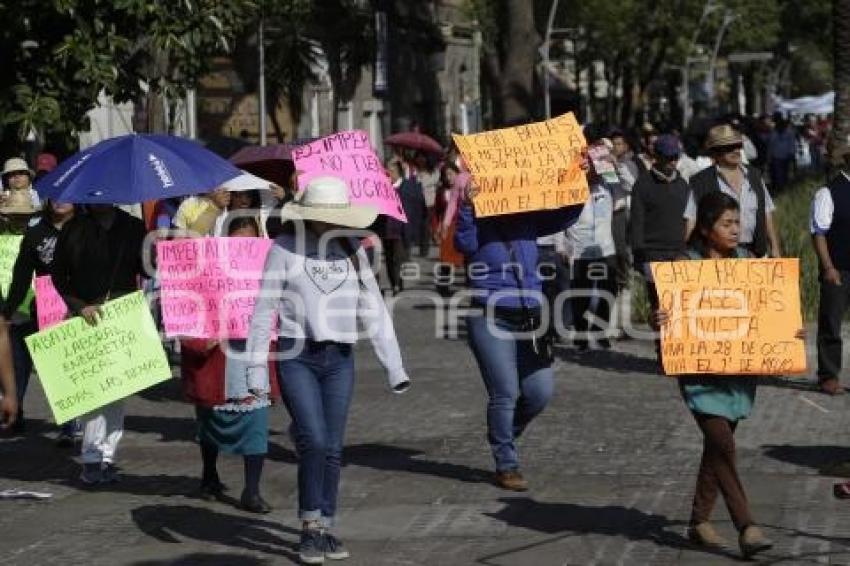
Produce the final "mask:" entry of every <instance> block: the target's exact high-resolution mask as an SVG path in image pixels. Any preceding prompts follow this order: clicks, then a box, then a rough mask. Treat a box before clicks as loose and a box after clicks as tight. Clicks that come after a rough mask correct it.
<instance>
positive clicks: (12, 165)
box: [0, 157, 33, 177]
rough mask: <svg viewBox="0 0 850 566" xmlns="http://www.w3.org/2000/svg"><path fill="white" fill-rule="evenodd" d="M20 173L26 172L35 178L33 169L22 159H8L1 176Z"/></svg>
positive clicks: (0, 173)
mask: <svg viewBox="0 0 850 566" xmlns="http://www.w3.org/2000/svg"><path fill="white" fill-rule="evenodd" d="M18 171H24V172H26V173H28V174H29V176H30V177H32V176H33V172H32V169H30V168H29V165H27V162H26V161H24V160H23V159H21V158H20V157H13V158H11V159H7V160H6V163H4V164H3V171H2V172H0V175H2V176H4V177H5V176H6V175H9V174H10V173H17V172H18Z"/></svg>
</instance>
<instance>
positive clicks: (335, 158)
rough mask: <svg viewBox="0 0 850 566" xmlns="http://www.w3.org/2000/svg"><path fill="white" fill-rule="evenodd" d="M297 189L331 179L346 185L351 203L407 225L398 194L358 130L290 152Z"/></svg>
mask: <svg viewBox="0 0 850 566" xmlns="http://www.w3.org/2000/svg"><path fill="white" fill-rule="evenodd" d="M292 158H293V161H294V162H295V170H296V171H301V173H300V175H299V177H298V186H299V188H304V187H306V186H307V183H309V182H310V180H311V179H313V178H314V177H321V176H323V175H332V176H334V177H339V178H341V179H344V180H345V182H346V183H348V194H349V196H350V197H351V202H353V203H356V204H368V205H371V206H374V207H376V208H377V209H378V212H380V213H381V214H387V215H389V216H392V217H393V218H398V219H399V220H402V221H404V222H407V216H405V214H404V209H403V208H402V205H401V199H400V198H399V196H398V192H397V191H396V190H395V188H394V187H393V184H392V182H391V181H390V178H389V177H388V176H387V173H386V171H385V170H384V166H383V164H382V163H381V160H380V159H378V156H377V155H376V154H375V150H374V149H372V146H371V144H370V143H369V136H368V135H367V134H366V132H364V131H362V130H350V131H345V132H339V133H336V134H333V135H330V136H328V137H325V138H322V139H320V140H316V141H314V142H310V143H308V144H305V145H301V146H298V147H296V148H295V149H293V150H292Z"/></svg>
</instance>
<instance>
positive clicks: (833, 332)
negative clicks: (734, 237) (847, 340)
mask: <svg viewBox="0 0 850 566" xmlns="http://www.w3.org/2000/svg"><path fill="white" fill-rule="evenodd" d="M830 153H831V157H832V159H833V161H837V162H838V163H839V166H840V168H841V172H840V173H839V174H838V175H836V176H835V177H834V178H833V179H832V180H831V181H830V182H829V183H828V184H827V185H826V186H825V187H822V188H821V189H820V190H818V191H817V192H816V193H815V196H814V199H813V200H812V217H811V226H810V229H811V233H812V242H813V244H814V247H815V253H816V254H817V256H818V263H819V266H820V305H819V307H818V337H817V349H818V383H819V384H820V388H821V390H822V391H823V392H824V393H827V394H829V395H839V394H841V393H844V389H843V388H842V387H841V382H840V380H839V374H840V373H841V354H842V346H843V344H842V340H841V323H842V321H843V319H844V313H845V311H846V310H847V305H848V300H850V174H848V172H850V145H847V144H840V145H836V146H835V147H833V148H832V149H831V151H830Z"/></svg>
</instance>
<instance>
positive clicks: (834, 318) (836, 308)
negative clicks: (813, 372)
mask: <svg viewBox="0 0 850 566" xmlns="http://www.w3.org/2000/svg"><path fill="white" fill-rule="evenodd" d="M848 298H850V271H842V272H841V285H833V284H832V283H828V282H826V281H824V280H823V276H821V280H820V304H819V305H818V338H817V347H818V380H819V381H825V380H827V379H831V378H838V377H839V375H840V374H841V357H842V346H843V344H842V341H841V321H842V320H843V319H844V313H845V312H846V311H847V304H848Z"/></svg>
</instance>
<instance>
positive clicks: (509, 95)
mask: <svg viewBox="0 0 850 566" xmlns="http://www.w3.org/2000/svg"><path fill="white" fill-rule="evenodd" d="M507 8H508V30H507V33H506V34H505V36H504V49H503V51H502V52H503V53H505V55H506V57H505V61H504V66H503V68H502V72H501V76H500V83H501V84H500V87H501V88H500V92H499V95H500V98H501V99H502V109H503V116H502V119H503V122H504V123H513V122H518V121H522V120H528V119H530V118H531V117H532V116H533V115H534V103H535V100H536V97H535V96H534V66H535V62H536V60H537V46H538V44H539V42H538V41H537V32H536V31H535V29H534V4H533V3H532V2H529V1H528V0H508V2H507Z"/></svg>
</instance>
